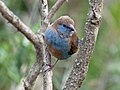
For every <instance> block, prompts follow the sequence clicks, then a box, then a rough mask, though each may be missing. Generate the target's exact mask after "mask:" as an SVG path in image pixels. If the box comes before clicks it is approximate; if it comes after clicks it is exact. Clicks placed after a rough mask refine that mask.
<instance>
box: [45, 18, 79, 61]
mask: <svg viewBox="0 0 120 90" xmlns="http://www.w3.org/2000/svg"><path fill="white" fill-rule="evenodd" d="M45 42H46V44H47V47H48V50H49V51H50V53H51V54H52V55H53V56H54V57H56V58H57V60H66V59H67V58H69V57H71V56H72V55H73V54H74V53H76V52H77V50H78V42H79V38H78V34H77V31H76V29H75V27H74V21H73V19H71V18H70V17H69V16H61V17H59V18H58V19H57V20H55V21H54V22H53V23H52V24H51V25H49V26H48V27H47V29H46V30H45Z"/></svg>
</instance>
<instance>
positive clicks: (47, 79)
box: [24, 0, 65, 90]
mask: <svg viewBox="0 0 120 90" xmlns="http://www.w3.org/2000/svg"><path fill="white" fill-rule="evenodd" d="M40 1H41V4H42V5H41V15H42V16H41V17H42V21H41V24H42V26H41V28H40V31H39V33H38V35H37V37H38V39H39V41H40V43H37V44H36V45H35V48H36V62H35V64H34V65H33V67H32V68H31V69H30V72H29V74H28V76H27V79H26V80H25V82H24V87H25V90H31V88H32V86H33V84H34V82H35V80H36V78H37V76H38V75H39V72H40V70H41V68H42V65H43V61H44V65H45V66H44V71H46V69H47V68H48V67H47V66H46V64H49V63H50V56H49V52H48V51H47V48H46V45H45V43H44V40H43V36H42V34H41V32H42V31H45V30H46V28H47V27H48V24H49V21H50V19H51V18H52V17H53V15H54V14H55V13H56V11H57V10H58V9H59V8H60V6H61V5H62V4H63V2H64V1H65V0H58V1H57V2H56V3H55V5H54V6H53V7H52V9H51V10H50V12H49V14H48V10H47V9H48V8H47V7H48V6H47V1H46V0H40ZM47 14H48V15H47ZM41 42H42V43H41ZM44 83H46V84H44V85H45V87H44V90H52V72H48V71H46V72H44Z"/></svg>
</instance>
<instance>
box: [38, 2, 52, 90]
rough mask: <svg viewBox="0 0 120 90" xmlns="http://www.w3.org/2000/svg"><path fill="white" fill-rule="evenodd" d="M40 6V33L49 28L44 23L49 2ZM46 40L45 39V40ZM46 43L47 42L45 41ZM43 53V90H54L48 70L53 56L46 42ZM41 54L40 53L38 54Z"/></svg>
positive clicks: (50, 72)
mask: <svg viewBox="0 0 120 90" xmlns="http://www.w3.org/2000/svg"><path fill="white" fill-rule="evenodd" d="M40 6H41V19H42V20H41V28H40V31H45V30H46V28H47V26H46V24H45V23H44V20H45V18H46V16H47V15H48V2H47V0H40ZM39 33H40V32H39ZM43 39H44V38H43ZM44 41H45V40H44ZM43 49H44V50H43V53H44V59H43V63H44V66H43V82H44V83H43V90H52V89H53V84H52V71H51V70H50V71H49V70H48V69H49V68H50V67H49V66H48V64H49V65H50V64H51V55H50V53H49V51H48V49H47V45H46V43H45V42H44V45H43ZM38 54H39V53H38Z"/></svg>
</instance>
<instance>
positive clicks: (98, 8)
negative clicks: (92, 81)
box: [63, 0, 103, 90]
mask: <svg viewBox="0 0 120 90" xmlns="http://www.w3.org/2000/svg"><path fill="white" fill-rule="evenodd" d="M89 5H90V9H89V13H88V19H87V21H86V25H85V32H84V39H83V45H82V46H81V47H80V49H79V52H78V56H77V59H76V61H75V64H74V66H73V69H72V72H71V74H70V76H69V78H68V80H67V82H66V84H65V86H64V88H63V90H78V89H79V88H80V87H81V84H82V83H83V80H84V79H85V76H86V74H87V71H88V66H89V62H90V57H91V55H92V53H93V49H94V46H95V42H96V38H97V34H98V31H99V26H100V20H101V13H102V9H103V0H89Z"/></svg>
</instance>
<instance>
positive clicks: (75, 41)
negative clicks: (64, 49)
mask: <svg viewBox="0 0 120 90" xmlns="http://www.w3.org/2000/svg"><path fill="white" fill-rule="evenodd" d="M78 40H79V39H78V36H77V33H76V32H75V33H74V34H73V35H72V36H71V37H70V38H69V43H70V46H71V48H70V52H71V54H74V53H75V52H77V49H78Z"/></svg>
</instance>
